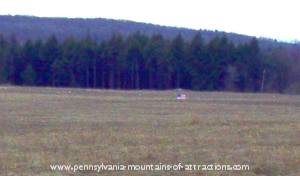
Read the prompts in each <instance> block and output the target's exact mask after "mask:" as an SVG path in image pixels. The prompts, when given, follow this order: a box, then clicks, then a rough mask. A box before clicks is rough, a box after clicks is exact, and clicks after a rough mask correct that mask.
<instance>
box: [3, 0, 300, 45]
mask: <svg viewBox="0 0 300 176" xmlns="http://www.w3.org/2000/svg"><path fill="white" fill-rule="evenodd" d="M299 2H300V1H298V2H297V0H181V1H180V0H74V1H71V0H0V14H2V15H7V14H10V15H34V16H41V17H83V18H96V17H101V18H112V19H126V20H132V21H137V22H146V23H153V24H160V25H167V26H177V27H186V28H192V29H210V30H219V31H226V32H236V33H240V34H247V35H254V36H257V37H268V38H275V39H279V40H286V41H291V40H295V39H297V40H300V20H299V19H300V3H299ZM0 23H1V21H0Z"/></svg>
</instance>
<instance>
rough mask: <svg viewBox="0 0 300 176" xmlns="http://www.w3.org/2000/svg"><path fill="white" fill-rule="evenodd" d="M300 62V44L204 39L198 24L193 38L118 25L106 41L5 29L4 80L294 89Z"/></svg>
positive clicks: (0, 72)
mask: <svg viewBox="0 0 300 176" xmlns="http://www.w3.org/2000/svg"><path fill="white" fill-rule="evenodd" d="M299 62H300V54H299V50H298V48H297V47H296V48H294V49H292V50H289V51H288V50H287V49H286V48H282V47H280V46H278V47H273V48H272V49H271V50H269V51H262V50H261V48H260V46H259V42H258V40H257V39H256V38H252V39H251V40H249V42H245V43H239V44H236V43H234V42H232V41H231V40H229V39H228V38H227V36H226V35H221V36H216V37H214V38H212V39H211V40H210V41H206V42H204V39H203V37H202V34H201V33H200V32H199V33H196V34H195V35H194V36H193V37H192V38H191V40H185V39H184V37H182V35H181V34H180V33H179V34H178V35H177V36H176V37H174V38H173V39H169V38H165V37H164V36H163V35H161V34H153V35H152V36H149V35H145V34H144V33H142V32H133V33H131V34H129V35H126V36H124V35H122V34H119V33H115V34H114V35H112V36H111V37H110V38H108V39H106V40H102V41H101V42H99V41H96V40H95V39H94V38H93V37H91V36H90V35H87V36H86V37H84V38H81V39H79V38H73V37H68V38H66V39H64V40H62V41H59V40H58V39H57V38H56V36H54V35H53V36H51V37H49V38H47V39H46V40H41V39H40V40H38V39H37V40H30V39H29V40H27V41H25V42H19V41H18V39H17V38H16V37H15V36H14V35H12V36H11V37H10V38H9V39H7V38H6V37H4V36H3V35H0V83H1V84H12V85H29V86H55V87H83V88H105V89H174V88H183V89H192V90H208V91H215V90H216V91H242V92H243V91H247V92H281V93H282V92H288V93H297V92H298V91H299V88H300V87H299V79H300V77H299V76H300V66H299Z"/></svg>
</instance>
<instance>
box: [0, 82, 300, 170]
mask: <svg viewBox="0 0 300 176" xmlns="http://www.w3.org/2000/svg"><path fill="white" fill-rule="evenodd" d="M185 93H186V95H187V97H188V99H187V100H186V101H176V100H175V95H176V92H175V91H112V90H90V89H89V90H83V89H52V88H26V87H1V88H0V175H3V176H8V175H18V176H19V175H25V176H29V175H30V176H31V175H32V176H34V175H42V176H46V175H49V176H50V175H51V176H52V175H100V174H98V173H95V172H92V171H89V172H88V171H84V172H76V173H72V172H67V171H63V172H58V171H51V170H50V165H51V164H101V163H102V162H103V163H107V164H117V163H120V164H159V163H165V164H177V163H179V162H180V163H183V164H215V163H217V164H249V165H250V170H249V171H226V172H224V171H223V172H221V171H194V172H191V171H177V172H175V171H168V172H167V171H164V172H159V171H155V172H149V171H139V172H138V171H122V172H112V171H105V172H101V175H250V176H251V175H270V176H273V175H274V176H275V175H284V176H285V175H291V176H299V175H300V96H291V95H276V94H239V93H216V92H211V93H209V92H191V91H185Z"/></svg>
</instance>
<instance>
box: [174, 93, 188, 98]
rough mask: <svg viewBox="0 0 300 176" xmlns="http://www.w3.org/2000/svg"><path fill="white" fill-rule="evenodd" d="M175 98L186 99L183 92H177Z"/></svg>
mask: <svg viewBox="0 0 300 176" xmlns="http://www.w3.org/2000/svg"><path fill="white" fill-rule="evenodd" d="M176 100H186V95H185V94H183V93H181V94H177V97H176Z"/></svg>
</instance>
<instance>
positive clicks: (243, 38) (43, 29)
mask: <svg viewBox="0 0 300 176" xmlns="http://www.w3.org/2000/svg"><path fill="white" fill-rule="evenodd" d="M135 31H140V32H142V33H144V34H146V35H153V34H157V33H160V34H162V35H163V36H164V37H166V38H174V37H175V36H176V35H177V34H178V33H180V34H181V35H182V36H183V37H184V38H185V39H186V40H190V39H191V38H192V37H193V36H194V35H195V34H196V33H197V32H201V34H202V37H203V38H204V40H205V41H209V40H210V39H212V38H213V37H215V36H217V35H219V36H222V35H224V34H226V35H227V37H228V38H229V39H230V40H231V41H233V42H234V43H244V42H247V41H249V40H250V39H251V38H252V36H247V35H241V34H236V33H226V32H220V31H210V30H198V31H197V30H193V29H187V28H178V27H168V26H161V25H154V24H148V23H139V22H133V21H128V20H113V19H104V18H86V19H85V18H61V17H60V18H57V17H56V18H53V17H35V16H19V15H17V16H11V15H2V16H0V33H2V34H3V35H4V36H5V37H10V36H11V35H13V34H14V35H15V36H16V38H17V39H18V40H19V41H21V42H24V41H26V40H28V39H31V40H35V39H45V38H48V37H49V36H51V35H55V36H56V37H57V38H58V39H59V40H63V39H65V38H67V37H71V36H72V37H75V38H84V37H86V36H87V35H90V36H91V37H93V38H94V39H95V40H97V41H102V40H105V39H108V38H110V36H111V35H112V34H114V33H120V34H122V35H125V36H126V35H128V34H130V33H133V32H135ZM259 41H260V43H261V44H262V45H266V46H268V47H269V46H272V45H278V44H279V43H280V42H277V41H276V40H272V39H265V38H261V39H259Z"/></svg>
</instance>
